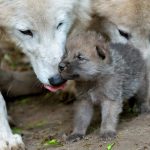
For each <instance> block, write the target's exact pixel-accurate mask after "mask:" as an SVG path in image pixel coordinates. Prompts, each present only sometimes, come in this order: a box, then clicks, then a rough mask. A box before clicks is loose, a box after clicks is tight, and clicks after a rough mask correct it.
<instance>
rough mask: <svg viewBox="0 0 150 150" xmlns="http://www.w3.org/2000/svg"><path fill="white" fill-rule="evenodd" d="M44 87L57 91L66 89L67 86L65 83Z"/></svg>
mask: <svg viewBox="0 0 150 150" xmlns="http://www.w3.org/2000/svg"><path fill="white" fill-rule="evenodd" d="M44 87H45V88H46V89H47V90H49V91H50V92H56V91H58V90H64V88H65V83H64V84H62V85H60V86H49V85H44Z"/></svg>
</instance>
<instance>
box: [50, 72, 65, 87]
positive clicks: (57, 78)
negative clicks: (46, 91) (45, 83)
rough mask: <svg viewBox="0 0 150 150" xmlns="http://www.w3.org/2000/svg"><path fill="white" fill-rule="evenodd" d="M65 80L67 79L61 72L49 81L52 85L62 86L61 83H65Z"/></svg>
mask: <svg viewBox="0 0 150 150" xmlns="http://www.w3.org/2000/svg"><path fill="white" fill-rule="evenodd" d="M65 82H66V80H64V79H63V78H62V77H61V76H60V75H59V74H57V75H55V76H53V77H52V78H50V79H49V83H50V84H51V85H52V86H60V85H62V84H64V83H65Z"/></svg>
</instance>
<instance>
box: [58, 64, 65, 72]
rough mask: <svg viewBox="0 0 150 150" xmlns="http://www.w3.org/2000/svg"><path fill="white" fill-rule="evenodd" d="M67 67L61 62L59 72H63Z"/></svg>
mask: <svg viewBox="0 0 150 150" xmlns="http://www.w3.org/2000/svg"><path fill="white" fill-rule="evenodd" d="M65 67H66V64H65V63H63V62H61V63H60V64H59V70H60V71H63V70H64V69H65Z"/></svg>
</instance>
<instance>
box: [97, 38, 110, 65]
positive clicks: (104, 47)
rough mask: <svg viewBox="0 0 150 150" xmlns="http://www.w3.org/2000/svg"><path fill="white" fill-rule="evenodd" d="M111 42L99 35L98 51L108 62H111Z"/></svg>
mask: <svg viewBox="0 0 150 150" xmlns="http://www.w3.org/2000/svg"><path fill="white" fill-rule="evenodd" d="M108 49H109V44H108V42H106V41H105V39H104V38H103V37H102V36H99V38H98V40H97V43H96V51H97V54H98V56H99V57H100V58H101V59H102V60H105V62H106V63H109V62H110V54H109V50H108Z"/></svg>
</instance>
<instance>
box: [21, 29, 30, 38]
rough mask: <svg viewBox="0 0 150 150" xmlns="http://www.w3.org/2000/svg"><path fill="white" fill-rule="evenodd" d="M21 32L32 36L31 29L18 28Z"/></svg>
mask: <svg viewBox="0 0 150 150" xmlns="http://www.w3.org/2000/svg"><path fill="white" fill-rule="evenodd" d="M19 31H20V32H21V33H22V34H24V35H28V36H32V37H33V33H32V31H31V30H19Z"/></svg>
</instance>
